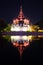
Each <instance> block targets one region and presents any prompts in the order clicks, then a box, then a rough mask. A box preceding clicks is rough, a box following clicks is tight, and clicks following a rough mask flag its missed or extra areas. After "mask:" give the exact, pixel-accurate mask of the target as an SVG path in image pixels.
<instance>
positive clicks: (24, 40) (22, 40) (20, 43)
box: [11, 35, 42, 56]
mask: <svg viewBox="0 0 43 65" xmlns="http://www.w3.org/2000/svg"><path fill="white" fill-rule="evenodd" d="M40 38H42V37H41V36H32V35H29V36H11V42H12V44H13V46H15V47H17V48H18V50H19V53H20V56H22V53H23V50H24V48H25V47H27V46H29V45H30V43H31V42H32V41H33V40H39V39H40Z"/></svg>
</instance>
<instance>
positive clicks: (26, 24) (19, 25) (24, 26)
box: [11, 6, 32, 56]
mask: <svg viewBox="0 0 43 65" xmlns="http://www.w3.org/2000/svg"><path fill="white" fill-rule="evenodd" d="M11 31H12V32H15V31H16V32H17V31H18V32H20V31H24V32H28V31H29V32H31V31H32V29H31V27H30V21H29V20H28V19H26V18H25V16H24V14H23V11H22V6H21V7H20V12H19V15H18V17H17V18H16V19H14V20H13V23H12V25H11ZM31 39H32V36H26V35H25V36H23V35H22V36H20V35H16V36H11V42H12V44H13V46H16V47H17V48H18V50H19V52H20V56H21V55H22V53H23V50H24V48H25V47H27V46H28V45H29V41H31Z"/></svg>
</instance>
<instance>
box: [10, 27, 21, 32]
mask: <svg viewBox="0 0 43 65" xmlns="http://www.w3.org/2000/svg"><path fill="white" fill-rule="evenodd" d="M11 31H20V27H19V26H14V27H11Z"/></svg>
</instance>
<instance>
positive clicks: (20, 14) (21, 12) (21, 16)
mask: <svg viewBox="0 0 43 65" xmlns="http://www.w3.org/2000/svg"><path fill="white" fill-rule="evenodd" d="M18 18H19V19H20V20H23V18H24V15H23V11H22V5H21V6H20V12H19V16H18Z"/></svg>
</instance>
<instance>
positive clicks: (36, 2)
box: [0, 0, 43, 23]
mask: <svg viewBox="0 0 43 65" xmlns="http://www.w3.org/2000/svg"><path fill="white" fill-rule="evenodd" d="M20 5H22V7H23V12H24V15H25V16H26V17H27V18H28V19H30V20H31V22H33V23H35V22H37V21H38V20H40V19H41V18H43V0H0V18H4V19H5V20H6V21H7V22H10V21H12V20H13V18H16V17H17V16H18V14H19V9H20Z"/></svg>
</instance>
